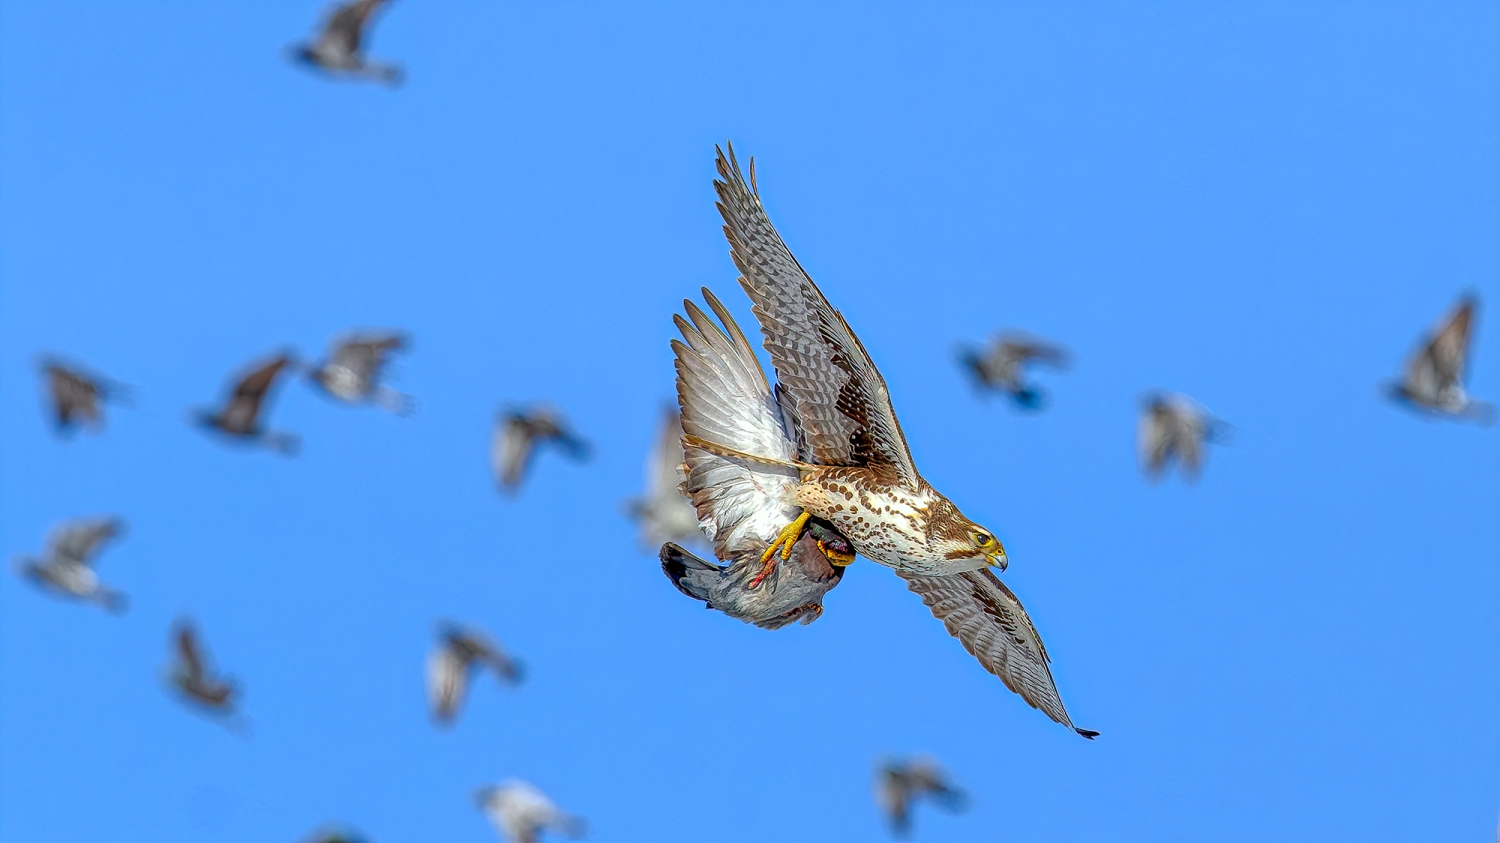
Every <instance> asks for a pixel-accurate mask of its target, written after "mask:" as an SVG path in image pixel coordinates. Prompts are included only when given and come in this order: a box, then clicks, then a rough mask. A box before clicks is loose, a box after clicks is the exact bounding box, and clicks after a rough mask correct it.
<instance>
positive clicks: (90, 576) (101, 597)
mask: <svg viewBox="0 0 1500 843" xmlns="http://www.w3.org/2000/svg"><path fill="white" fill-rule="evenodd" d="M124 531H125V522H124V521H121V520H120V519H118V518H80V519H77V520H74V521H64V522H63V523H62V524H59V525H58V526H57V527H55V528H53V530H52V535H51V536H50V537H49V539H48V541H47V555H46V556H45V557H43V558H41V559H37V558H35V557H31V556H22V557H21V558H20V559H19V560H17V562H18V566H17V567H18V568H19V569H20V572H21V574H22V575H23V576H25V577H26V578H27V579H29V580H31V581H32V582H35V583H36V584H37V585H39V586H41V587H43V588H45V589H47V590H48V591H51V592H52V593H54V594H59V595H63V596H66V597H73V598H77V599H79V600H86V601H88V602H90V603H96V604H98V605H100V606H103V607H104V608H105V609H107V610H109V611H111V612H123V611H125V606H126V600H125V595H124V594H121V593H120V592H118V591H115V590H114V589H111V588H108V587H106V586H105V585H104V584H103V583H101V582H100V581H99V574H98V573H96V572H95V571H94V558H95V557H96V556H98V555H99V551H100V549H101V548H103V547H104V545H105V543H107V542H108V541H110V540H111V539H113V538H115V537H117V536H119V535H120V534H121V533H123V532H124Z"/></svg>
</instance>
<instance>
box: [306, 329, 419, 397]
mask: <svg viewBox="0 0 1500 843" xmlns="http://www.w3.org/2000/svg"><path fill="white" fill-rule="evenodd" d="M408 345H409V342H408V341H407V338H406V336H405V335H403V334H395V333H390V334H353V335H350V336H346V337H342V338H340V339H339V340H338V341H337V342H335V343H334V344H333V345H332V346H331V347H330V349H329V359H328V360H326V361H324V362H323V363H322V364H321V365H319V366H318V367H317V368H315V369H313V370H312V371H311V372H309V373H308V377H309V378H310V379H311V380H312V382H313V383H315V384H317V385H318V386H320V387H322V388H323V391H324V392H326V393H328V394H329V395H331V396H333V397H334V398H336V399H338V400H339V401H342V402H344V403H346V404H358V403H373V404H378V405H379V406H380V407H382V408H384V409H386V410H389V411H390V412H392V413H399V414H401V415H406V414H409V413H410V412H411V411H412V405H413V401H412V398H411V396H410V395H403V394H401V393H400V392H397V391H396V390H394V389H391V388H390V387H388V386H386V385H385V384H383V383H381V382H380V380H381V374H382V373H383V371H384V369H385V367H386V365H387V364H389V363H390V357H391V355H392V354H393V353H395V352H397V351H405V350H406V348H407V347H408Z"/></svg>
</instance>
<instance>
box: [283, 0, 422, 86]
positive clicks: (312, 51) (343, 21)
mask: <svg viewBox="0 0 1500 843" xmlns="http://www.w3.org/2000/svg"><path fill="white" fill-rule="evenodd" d="M387 2H388V0H352V2H348V3H342V4H339V5H335V6H332V7H330V9H329V11H328V12H327V14H326V16H325V17H324V18H323V24H322V30H321V31H320V32H319V33H318V36H317V38H315V39H313V40H312V41H309V42H306V43H303V44H295V45H293V46H292V47H291V48H290V54H291V57H292V58H293V59H294V60H296V61H298V62H301V63H302V64H304V65H306V66H308V67H311V68H314V69H317V70H322V71H324V72H326V73H330V74H333V75H334V76H342V77H345V78H351V79H373V80H375V81H377V82H383V83H385V84H387V85H391V86H392V87H394V86H396V85H400V84H401V81H402V80H403V79H404V78H405V73H404V71H403V70H402V69H401V66H400V65H399V64H378V63H376V62H372V61H370V60H369V59H367V58H365V52H364V45H365V42H366V41H368V40H369V30H370V27H371V25H372V24H373V23H374V17H375V13H376V12H377V11H379V10H380V7H381V6H384V5H385V4H386V3H387Z"/></svg>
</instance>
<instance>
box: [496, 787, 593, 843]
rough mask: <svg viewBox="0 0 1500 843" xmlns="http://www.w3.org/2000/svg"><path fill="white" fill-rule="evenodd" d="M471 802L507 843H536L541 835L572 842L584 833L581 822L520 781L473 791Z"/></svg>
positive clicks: (535, 789) (538, 791) (582, 822)
mask: <svg viewBox="0 0 1500 843" xmlns="http://www.w3.org/2000/svg"><path fill="white" fill-rule="evenodd" d="M474 801H475V802H477V803H478V804H479V808H480V810H482V811H484V813H485V815H486V816H488V817H489V818H490V823H491V824H492V825H494V826H495V831H496V832H497V833H499V834H500V836H501V837H503V838H504V839H506V840H508V841H510V843H538V841H540V840H541V839H542V832H544V831H551V832H554V833H557V834H562V835H566V836H567V837H570V838H573V839H575V840H576V839H577V838H579V837H582V836H583V833H584V829H585V825H584V821H583V820H582V819H581V818H579V817H575V816H573V815H571V814H565V813H563V812H562V811H561V810H560V809H558V807H557V805H556V804H555V803H554V802H553V801H552V800H551V799H549V798H547V795H546V794H545V793H542V792H541V791H540V790H538V789H537V788H536V786H535V785H532V784H529V783H527V782H523V781H521V780H520V779H510V780H508V781H504V782H501V783H500V784H498V785H486V786H484V787H481V788H480V789H479V790H477V791H475V793H474Z"/></svg>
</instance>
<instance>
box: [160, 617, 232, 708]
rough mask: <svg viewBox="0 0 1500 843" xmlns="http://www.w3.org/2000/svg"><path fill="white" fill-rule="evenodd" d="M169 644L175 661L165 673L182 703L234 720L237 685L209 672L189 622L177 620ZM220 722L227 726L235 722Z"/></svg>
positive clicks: (201, 647)
mask: <svg viewBox="0 0 1500 843" xmlns="http://www.w3.org/2000/svg"><path fill="white" fill-rule="evenodd" d="M171 644H172V651H173V654H174V656H175V658H174V660H173V662H172V664H171V666H170V668H169V670H168V674H167V682H168V684H169V685H170V686H171V687H172V688H173V689H174V690H175V691H177V693H178V694H179V695H180V696H181V697H182V699H183V700H184V701H186V702H188V703H191V704H193V705H195V706H197V707H198V708H199V709H200V710H201V711H204V712H205V713H208V714H212V715H215V716H218V717H223V718H233V717H235V715H236V711H235V706H236V705H237V703H238V700H239V695H240V690H239V686H238V685H237V684H236V683H235V681H234V680H233V679H232V678H229V677H223V676H216V675H214V673H213V672H212V671H211V670H210V669H209V665H208V655H207V653H206V651H205V648H204V647H203V644H202V642H201V641H200V640H199V637H198V631H197V629H196V628H195V627H194V626H193V622H192V621H191V620H189V619H187V618H179V619H178V620H177V622H176V623H175V624H174V625H173V627H172V639H171ZM223 722H225V724H226V725H229V724H232V723H234V722H235V721H233V720H225V721H223Z"/></svg>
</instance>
